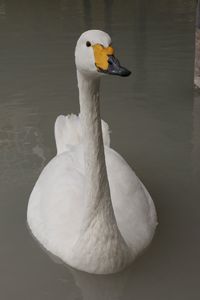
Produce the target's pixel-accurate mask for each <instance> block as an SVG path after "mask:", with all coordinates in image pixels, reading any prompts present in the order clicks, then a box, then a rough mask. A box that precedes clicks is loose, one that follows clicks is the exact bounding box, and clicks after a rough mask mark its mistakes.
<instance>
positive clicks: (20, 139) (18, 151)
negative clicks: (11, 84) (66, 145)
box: [0, 94, 49, 185]
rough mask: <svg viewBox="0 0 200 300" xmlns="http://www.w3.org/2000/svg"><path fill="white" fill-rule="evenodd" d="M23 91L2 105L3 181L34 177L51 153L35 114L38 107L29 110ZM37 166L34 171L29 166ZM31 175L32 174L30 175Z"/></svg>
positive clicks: (0, 123) (10, 181)
mask: <svg viewBox="0 0 200 300" xmlns="http://www.w3.org/2000/svg"><path fill="white" fill-rule="evenodd" d="M23 98H24V95H22V94H16V95H14V96H12V99H11V100H10V102H5V103H3V104H1V105H0V109H1V118H0V128H1V129H0V146H1V155H0V165H1V170H2V172H1V173H0V180H1V184H2V183H4V184H5V183H6V184H9V185H10V184H19V185H21V184H22V185H23V184H24V182H27V181H28V180H32V178H34V176H35V175H34V172H35V171H36V170H37V171H36V175H37V174H38V171H39V170H41V169H42V168H43V167H44V165H45V163H46V157H45V156H47V157H48V156H49V155H48V149H47V148H46V147H45V145H43V138H42V136H41V131H40V129H39V126H38V125H39V124H38V123H37V120H35V118H34V115H35V114H38V112H37V111H35V112H34V113H33V111H31V112H30V111H29V109H30V108H27V107H26V105H25V102H24V101H21V99H23ZM31 166H34V168H33V170H32V172H31V173H30V174H29V173H28V174H27V172H26V170H27V169H29V168H31ZM29 176H30V178H28V177H29Z"/></svg>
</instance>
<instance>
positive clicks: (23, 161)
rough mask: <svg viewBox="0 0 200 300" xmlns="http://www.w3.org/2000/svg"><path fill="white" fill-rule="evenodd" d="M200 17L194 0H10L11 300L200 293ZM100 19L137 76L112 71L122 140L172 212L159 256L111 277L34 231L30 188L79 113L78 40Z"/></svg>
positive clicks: (7, 168)
mask: <svg viewBox="0 0 200 300" xmlns="http://www.w3.org/2000/svg"><path fill="white" fill-rule="evenodd" d="M194 18H195V3H194V1H193V0H188V1H182V0H174V1H170V0H161V1H158V0H153V1H140V0H133V1H124V0H108V1H106V0H105V1H100V0H97V1H92V0H74V1H69V0H60V1H39V0H35V1H33V0H30V1H26V0H19V1H13V0H0V39H1V47H0V64H1V69H0V86H1V88H0V111H1V113H0V169H1V172H0V199H1V201H0V244H1V247H0V265H1V270H2V272H3V273H2V274H3V276H1V288H0V299H16V300H18V299H29V300H35V299H37V300H55V299H59V300H66V299H67V300H68V299H69V300H83V299H84V300H90V299H91V300H93V299H101V300H107V299H109V300H128V299H133V300H135V299H148V300H155V299H162V300H168V299H171V300H176V299H183V300H184V299H191V295H194V297H195V296H196V294H197V293H198V291H199V282H198V281H199V280H198V279H199V276H198V273H199V270H198V264H197V263H196V262H197V261H198V258H199V253H200V249H199V233H198V232H197V231H198V230H197V229H198V228H199V223H198V222H199V221H198V220H199V215H198V214H199V213H198V212H199V189H198V184H197V183H195V184H192V182H191V181H192V171H193V172H194V173H195V174H196V175H195V178H196V179H198V178H199V176H200V171H199V170H200V165H199V153H200V143H199V141H200V138H199V131H200V125H199V115H200V111H199V103H200V101H199V96H195V100H194V106H193V108H192V99H193V92H192V82H193V53H194V49H193V45H194V40H193V38H194ZM90 26H91V27H93V28H100V29H104V30H105V29H106V31H109V33H112V38H113V41H114V46H115V47H118V49H116V50H117V53H118V54H119V56H120V58H123V60H124V61H123V62H124V65H127V66H129V67H130V69H131V70H133V76H131V77H130V78H129V79H128V80H126V81H124V80H123V79H122V80H120V79H119V78H115V79H114V78H111V77H109V78H106V80H103V89H102V94H103V97H102V115H103V117H104V118H105V120H110V122H109V123H110V126H111V129H112V136H111V140H112V145H113V147H114V148H116V150H117V151H118V152H119V153H121V154H122V156H123V157H126V159H127V160H128V162H129V164H130V165H132V166H133V167H134V169H135V170H136V172H137V174H138V175H139V176H140V177H141V179H142V181H143V182H145V184H146V185H147V188H148V190H149V191H150V192H151V194H152V197H153V199H154V200H155V203H156V207H157V209H158V213H159V220H160V224H159V228H158V232H157V234H156V237H155V239H154V241H153V244H152V245H151V247H150V249H148V251H147V253H145V254H144V255H143V256H142V257H141V258H139V259H138V260H137V261H136V262H135V263H134V264H133V265H132V266H131V267H130V268H128V269H126V270H125V271H124V272H122V273H119V274H116V275H110V276H93V275H89V274H85V273H82V272H78V271H75V270H72V269H70V270H69V271H68V268H66V266H63V265H62V264H59V265H58V264H56V263H54V262H52V260H51V259H49V257H48V256H47V255H46V254H45V253H43V250H41V249H40V247H38V245H37V243H36V242H35V241H34V240H33V239H32V237H31V236H30V235H29V233H28V232H27V229H26V207H27V202H28V197H29V194H30V191H31V190H32V186H33V185H34V183H35V181H36V178H37V176H38V174H39V173H40V171H41V169H42V168H43V166H44V165H45V164H46V163H47V161H49V160H50V158H51V157H53V156H54V154H55V142H54V137H53V124H54V121H55V119H56V116H57V115H59V114H68V113H70V112H78V110H79V108H78V92H77V83H76V74H75V67H74V47H75V43H76V40H77V38H78V36H79V35H80V33H82V32H83V31H84V30H85V29H88V27H90ZM192 110H193V116H192ZM119 120H120V122H119ZM192 122H193V132H192ZM192 135H193V138H192ZM191 139H192V145H191ZM191 151H192V158H191V155H190V154H191ZM191 164H193V170H191ZM193 177H194V176H193ZM8 262H9V263H8ZM197 298H198V297H197Z"/></svg>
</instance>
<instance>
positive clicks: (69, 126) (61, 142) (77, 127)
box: [54, 114, 110, 154]
mask: <svg viewBox="0 0 200 300" xmlns="http://www.w3.org/2000/svg"><path fill="white" fill-rule="evenodd" d="M101 124H102V132H103V141H104V145H106V146H108V147H110V132H109V126H108V124H107V123H106V122H104V121H103V120H102V121H101ZM54 131H55V140H56V148H57V154H60V153H62V152H65V151H67V150H68V148H69V146H71V145H77V144H81V143H82V140H83V135H82V129H81V122H80V117H79V116H77V115H74V114H71V115H67V116H63V115H60V116H58V117H57V119H56V122H55V128H54Z"/></svg>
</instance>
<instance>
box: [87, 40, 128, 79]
mask: <svg viewBox="0 0 200 300" xmlns="http://www.w3.org/2000/svg"><path fill="white" fill-rule="evenodd" d="M92 47H93V51H94V58H95V65H96V67H97V71H98V72H101V73H105V74H111V75H119V76H129V75H130V74H131V72H130V71H129V70H127V69H126V68H124V67H122V66H121V65H120V62H119V61H118V59H117V58H116V57H115V56H114V49H113V47H111V46H109V47H107V48H105V47H103V46H102V45H100V44H95V45H93V46H92Z"/></svg>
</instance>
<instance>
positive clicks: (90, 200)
mask: <svg viewBox="0 0 200 300" xmlns="http://www.w3.org/2000/svg"><path fill="white" fill-rule="evenodd" d="M77 76H78V87H79V101H80V112H81V113H80V116H81V126H82V130H83V137H84V145H83V146H84V162H85V180H86V182H85V200H86V220H87V222H91V221H92V219H93V218H95V216H96V215H97V214H99V210H102V212H103V211H106V214H109V215H110V217H109V218H114V213H113V208H112V204H111V198H110V188H109V183H108V177H107V170H106V164H105V154H104V145H103V137H102V128H101V117H100V102H99V88H100V78H97V77H96V78H91V77H88V76H86V75H84V74H81V73H80V72H79V71H78V74H77ZM111 215H112V216H111Z"/></svg>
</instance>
